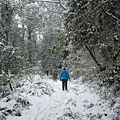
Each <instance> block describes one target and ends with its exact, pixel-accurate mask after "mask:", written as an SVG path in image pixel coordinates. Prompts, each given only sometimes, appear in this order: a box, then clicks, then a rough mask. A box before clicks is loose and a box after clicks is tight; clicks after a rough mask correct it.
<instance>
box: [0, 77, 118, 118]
mask: <svg viewBox="0 0 120 120" xmlns="http://www.w3.org/2000/svg"><path fill="white" fill-rule="evenodd" d="M80 79H81V78H80ZM80 79H79V80H78V81H80ZM61 88H62V87H61V81H59V80H58V81H57V82H53V81H52V79H51V78H50V77H48V76H44V77H43V78H40V77H39V76H36V77H35V78H34V81H33V83H32V84H31V83H30V82H29V81H27V80H23V81H22V82H21V84H20V86H19V87H18V88H17V89H16V91H14V92H13V93H12V95H9V96H7V97H5V98H4V99H1V100H0V108H3V109H4V108H5V109H4V110H1V111H2V112H1V111H0V112H1V113H0V114H1V116H2V114H3V115H5V118H7V120H117V117H118V116H116V112H120V111H119V110H120V109H119V108H120V106H119V100H117V101H116V104H114V106H111V104H110V102H108V101H105V100H101V99H100V97H99V96H98V95H96V94H95V93H94V92H93V91H90V89H89V88H88V87H87V84H81V83H80V82H79V83H78V82H75V81H71V82H70V83H68V91H62V89H61ZM117 102H118V103H117ZM117 107H119V108H118V109H116V108H117ZM0 120H2V118H0ZM3 120H5V119H3ZM118 120H119V118H118Z"/></svg>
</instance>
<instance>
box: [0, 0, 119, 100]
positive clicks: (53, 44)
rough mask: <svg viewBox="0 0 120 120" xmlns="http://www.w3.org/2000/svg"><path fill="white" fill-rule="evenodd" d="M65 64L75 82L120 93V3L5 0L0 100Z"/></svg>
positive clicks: (0, 4)
mask: <svg viewBox="0 0 120 120" xmlns="http://www.w3.org/2000/svg"><path fill="white" fill-rule="evenodd" d="M65 62H66V63H67V68H68V70H69V71H70V74H71V76H72V77H73V79H74V80H77V79H78V78H79V77H80V76H83V80H82V81H83V82H86V81H89V82H90V83H91V85H92V86H97V88H98V89H99V91H102V92H100V93H105V95H106V96H105V97H106V98H107V97H109V96H110V95H112V96H115V97H118V96H119V95H120V1H119V0H66V1H65V0H51V1H50V0H49V1H44V0H0V97H4V96H6V95H7V94H9V92H10V91H13V90H14V89H15V87H14V86H13V85H12V83H11V81H12V80H13V79H14V82H16V81H17V80H18V79H19V78H20V77H21V76H26V74H27V75H28V76H29V78H27V79H28V80H32V74H39V75H41V76H42V75H43V74H45V70H46V69H47V68H49V69H52V70H54V69H57V70H58V71H59V64H60V63H61V64H64V63H65ZM28 76H27V77H28ZM8 88H9V89H10V90H8ZM103 88H104V89H103ZM107 93H109V94H107Z"/></svg>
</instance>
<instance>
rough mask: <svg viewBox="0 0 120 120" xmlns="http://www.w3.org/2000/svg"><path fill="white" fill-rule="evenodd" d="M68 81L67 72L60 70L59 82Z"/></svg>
mask: <svg viewBox="0 0 120 120" xmlns="http://www.w3.org/2000/svg"><path fill="white" fill-rule="evenodd" d="M68 79H70V75H69V73H68V72H67V70H62V71H61V73H60V80H68Z"/></svg>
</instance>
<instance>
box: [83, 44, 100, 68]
mask: <svg viewBox="0 0 120 120" xmlns="http://www.w3.org/2000/svg"><path fill="white" fill-rule="evenodd" d="M83 44H84V46H85V48H86V49H87V50H88V52H89V53H90V55H91V57H92V58H93V60H94V61H95V63H96V64H97V66H99V68H101V67H102V66H101V64H100V63H99V62H98V60H97V59H96V57H95V55H94V53H93V52H92V51H91V49H90V48H89V46H88V45H87V43H83Z"/></svg>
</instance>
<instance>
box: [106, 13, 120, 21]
mask: <svg viewBox="0 0 120 120" xmlns="http://www.w3.org/2000/svg"><path fill="white" fill-rule="evenodd" d="M105 13H106V14H107V15H109V16H111V17H112V18H114V19H116V20H118V21H120V19H119V18H117V17H116V16H114V15H113V14H111V13H109V12H107V11H105Z"/></svg>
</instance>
